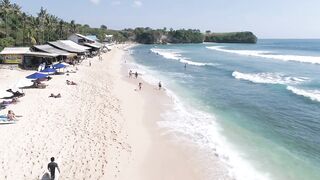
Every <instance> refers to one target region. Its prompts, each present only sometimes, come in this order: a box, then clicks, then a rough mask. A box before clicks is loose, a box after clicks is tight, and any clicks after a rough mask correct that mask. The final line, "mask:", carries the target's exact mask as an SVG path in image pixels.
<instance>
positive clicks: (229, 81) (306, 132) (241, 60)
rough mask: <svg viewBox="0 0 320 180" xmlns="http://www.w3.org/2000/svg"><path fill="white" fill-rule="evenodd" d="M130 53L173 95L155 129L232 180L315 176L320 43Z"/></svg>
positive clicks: (319, 173) (318, 172) (144, 48)
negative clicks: (216, 162)
mask: <svg viewBox="0 0 320 180" xmlns="http://www.w3.org/2000/svg"><path fill="white" fill-rule="evenodd" d="M131 54H132V56H133V58H134V62H135V67H136V68H137V69H138V71H140V72H141V73H142V74H143V77H144V78H145V79H146V80H148V81H149V82H150V83H154V84H156V83H157V82H158V81H161V82H162V84H163V85H164V87H165V88H166V89H167V91H168V93H169V94H171V96H173V97H175V103H176V106H175V108H174V109H173V110H171V111H170V112H167V113H166V114H163V119H164V120H163V121H161V122H159V123H158V124H159V126H160V127H161V128H165V129H169V130H170V132H171V133H176V136H177V137H180V138H181V139H185V140H188V141H190V142H192V143H193V144H194V146H195V147H198V149H199V151H200V152H201V151H202V152H203V153H206V154H205V157H207V160H208V159H210V157H212V156H214V155H216V156H218V157H219V158H221V161H222V162H224V163H225V164H227V167H228V169H229V173H230V174H231V175H232V176H233V177H235V178H236V179H244V180H251V179H252V180H259V179H275V180H318V179H320V40H259V41H258V43H257V44H215V43H204V44H183V45H139V46H137V47H134V48H133V49H131ZM185 66H186V67H185ZM206 163H208V164H207V165H208V167H210V161H209V162H206ZM209 179H210V178H209Z"/></svg>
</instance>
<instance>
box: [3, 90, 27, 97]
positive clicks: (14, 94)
mask: <svg viewBox="0 0 320 180" xmlns="http://www.w3.org/2000/svg"><path fill="white" fill-rule="evenodd" d="M7 92H10V93H12V97H18V98H19V97H22V96H24V93H21V92H19V91H16V92H14V91H12V89H8V90H7Z"/></svg>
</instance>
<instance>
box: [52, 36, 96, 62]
mask: <svg viewBox="0 0 320 180" xmlns="http://www.w3.org/2000/svg"><path fill="white" fill-rule="evenodd" d="M48 44H49V45H50V46H53V47H55V48H57V49H60V50H63V51H67V52H69V53H75V54H77V57H78V59H80V58H82V59H83V57H86V56H87V55H88V54H89V50H90V48H88V47H86V46H81V45H79V44H77V43H75V42H73V41H70V40H59V41H51V42H48Z"/></svg>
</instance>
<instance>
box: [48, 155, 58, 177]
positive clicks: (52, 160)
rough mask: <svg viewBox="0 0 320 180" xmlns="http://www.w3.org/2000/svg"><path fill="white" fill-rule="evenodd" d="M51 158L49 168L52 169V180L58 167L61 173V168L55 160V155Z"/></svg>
mask: <svg viewBox="0 0 320 180" xmlns="http://www.w3.org/2000/svg"><path fill="white" fill-rule="evenodd" d="M50 160H51V162H50V163H49V164H48V170H49V171H50V175H51V180H54V178H55V170H56V168H57V169H58V171H59V173H60V169H59V166H58V164H57V163H55V162H54V157H52V158H51V159H50Z"/></svg>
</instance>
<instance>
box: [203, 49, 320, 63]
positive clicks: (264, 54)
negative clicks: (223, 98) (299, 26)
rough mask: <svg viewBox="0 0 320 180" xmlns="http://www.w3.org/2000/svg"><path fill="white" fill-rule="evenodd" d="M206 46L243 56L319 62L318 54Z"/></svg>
mask: <svg viewBox="0 0 320 180" xmlns="http://www.w3.org/2000/svg"><path fill="white" fill-rule="evenodd" d="M206 48H208V49H211V50H216V51H221V52H227V53H232V54H238V55H243V56H254V57H262V58H268V59H276V60H281V61H295V62H302V63H311V64H320V57H319V56H301V55H280V54H273V53H272V52H270V51H254V50H229V49H225V47H224V46H207V47H206Z"/></svg>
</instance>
